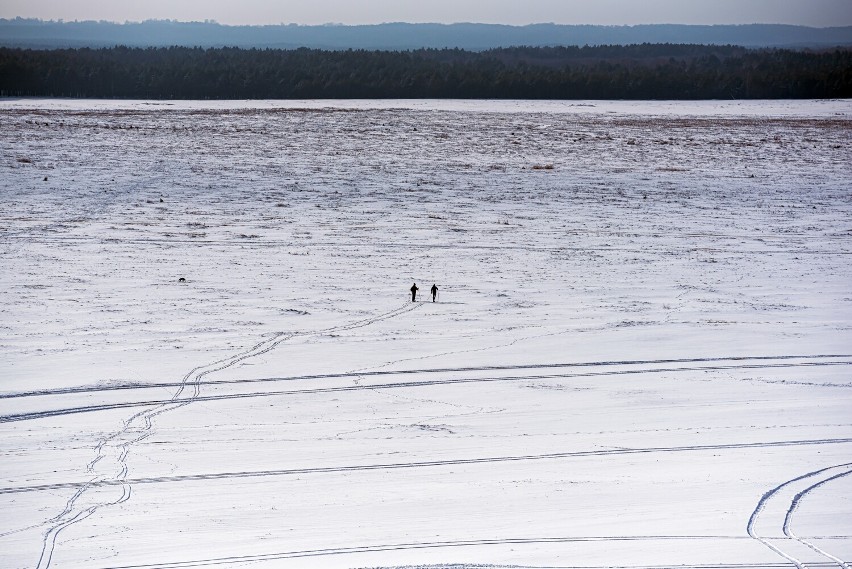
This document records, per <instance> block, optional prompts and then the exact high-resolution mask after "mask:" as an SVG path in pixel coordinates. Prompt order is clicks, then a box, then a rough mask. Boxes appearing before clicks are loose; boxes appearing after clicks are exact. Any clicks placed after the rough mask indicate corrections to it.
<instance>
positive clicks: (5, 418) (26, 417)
mask: <svg viewBox="0 0 852 569" xmlns="http://www.w3.org/2000/svg"><path fill="white" fill-rule="evenodd" d="M291 337H293V336H288V337H286V338H284V340H286V339H289V338H291ZM284 340H281V341H284ZM279 343H280V342H279ZM276 345H277V344H276ZM270 349H271V348H270ZM267 351H268V350H267ZM261 353H265V352H261ZM257 355H260V354H257ZM240 361H242V360H240ZM847 365H852V361H839V362H800V363H780V364H768V363H766V364H741V365H730V366H720V365H713V366H691V367H670V368H647V369H638V370H618V371H597V372H582V373H562V374H549V375H519V376H503V377H478V378H454V379H434V380H421V381H417V380H414V381H406V382H393V383H370V384H360V383H359V384H357V385H347V386H338V387H318V388H303V389H289V390H278V391H274V390H270V391H255V392H246V393H226V394H219V395H208V396H204V397H202V396H200V395H199V390H200V387H201V385H208V386H216V385H229V384H235V383H236V384H241V383H253V382H258V381H269V380H242V381H236V382H210V383H206V384H204V383H201V382H196V383H195V394H194V396H193V398H192V400H193V401H206V402H209V401H222V400H227V399H249V398H255V397H270V396H276V395H277V396H280V395H299V394H317V393H337V392H345V391H362V390H375V389H403V388H413V387H428V386H435V385H456V384H458V385H462V384H467V383H498V382H506V381H529V380H534V379H572V378H582V377H606V376H619V375H641V374H646V373H679V372H686V371H725V370H746V369H779V368H797V367H827V366H847ZM220 369H224V368H220ZM212 371H218V370H212ZM391 374H392V372H388V373H387V374H386V375H391ZM334 377H354V378H361V377H365V374H362V373H353V374H340V375H336V376H334ZM276 381H294V379H293V378H286V379H279V380H276ZM831 386H832V387H844V388H846V387H852V385H845V384H831ZM181 389H183V387H181ZM169 401H170V400H161V399H153V400H143V401H120V402H116V403H100V404H93V405H83V406H78V407H65V408H59V409H51V410H45V411H33V412H29V413H17V414H9V415H2V416H0V423H10V422H16V421H31V420H35V419H44V418H47V417H57V416H62V415H73V414H78V413H94V412H98V411H109V410H114V409H123V408H132V407H145V406H152V405H161V404H166V403H169Z"/></svg>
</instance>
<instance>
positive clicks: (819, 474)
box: [746, 463, 852, 569]
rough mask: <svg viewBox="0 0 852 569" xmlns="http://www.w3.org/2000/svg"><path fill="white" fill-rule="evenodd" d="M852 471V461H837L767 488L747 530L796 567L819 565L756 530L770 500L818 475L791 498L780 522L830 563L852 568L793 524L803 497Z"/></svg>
mask: <svg viewBox="0 0 852 569" xmlns="http://www.w3.org/2000/svg"><path fill="white" fill-rule="evenodd" d="M838 471H840V472H839V473H838ZM850 474H852V463H845V464H838V465H835V466H829V467H826V468H821V469H819V470H814V471H812V472H808V473H806V474H803V475H801V476H797V477H795V478H792V479H790V480H788V481H786V482H783V483H782V484H779V485H778V486H776V487H775V488H773V489H772V490H770V491H768V492H766V493H765V494H764V495H763V496H762V497H761V498H760V500H759V501H758V503H757V506H756V507H755V509H754V511H753V512H752V513H751V516H750V517H749V520H748V524H747V526H746V531H747V532H748V535H749V537H751V538H752V539H755V540H757V541H759V542H760V543H762V544H763V545H765V546H766V547H768V548H769V549H770V550H772V551H773V552H775V553H776V554H778V555H780V556H781V557H783V558H784V559H786V560H787V561H789V562H790V563H792V564H793V565H795V567H796V568H797V569H807V567H813V566H817V564H815V563H813V562H807V563H805V562H803V561H801V560H800V559H798V558H797V557H796V556H795V555H794V554H792V553H790V552H789V551H784V550H783V549H782V548H780V547H778V546H777V545H774V544H773V543H771V542H770V541H769V539H770V538H769V537H766V536H762V535H758V533H757V531H756V530H755V525H756V524H757V522H758V520H759V518H760V516H761V514H763V512H764V511H765V510H766V507H767V505H768V504H769V503H770V501H771V500H773V499H776V498H778V497H779V496H783V492H788V491H790V490H791V489H793V487H794V485H796V484H798V483H800V482H803V481H806V480H808V479H815V480H816V482H814V483H812V484H810V485H809V486H807V487H806V488H805V489H804V490H801V491H800V492H798V493H797V494H796V495H795V496H794V497H793V499H792V500H791V503H790V506H789V507H788V508H787V510H786V513H785V515H784V521H783V524H780V525H781V529H782V530H783V532H784V535H785V536H786V537H787V538H789V539H793V540H795V541H797V542H799V543H801V544H803V545H805V546H807V547H808V548H809V549H811V550H813V551H814V552H816V553H818V554H819V555H821V556H823V557H826V558H828V559H830V560H831V561H830V563H829V565H828V566H830V567H838V566H839V567H841V569H850V568H849V564H848V563H846V562H845V561H842V560H841V559H839V558H837V557H835V556H833V555H831V554H829V553H827V552H826V551H823V550H822V549H820V548H819V547H817V546H816V545H814V544H812V543H810V542H808V541H806V540H804V539H802V538H800V537H798V536H796V535H795V534H794V533H793V532H792V530H791V528H790V525H791V522H792V518H793V514H794V512H795V511H796V509H797V508H798V506H799V503H800V502H801V501H802V499H803V498H804V497H805V496H806V495H807V494H808V493H810V492H811V491H812V490H814V489H816V488H818V487H820V486H822V485H824V484H827V483H828V482H831V481H832V480H836V479H838V478H841V477H843V476H848V475H850Z"/></svg>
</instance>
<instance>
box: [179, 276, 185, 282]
mask: <svg viewBox="0 0 852 569" xmlns="http://www.w3.org/2000/svg"><path fill="white" fill-rule="evenodd" d="M178 282H179V283H185V282H186V279H185V278H183V277H181V278H179V279H178Z"/></svg>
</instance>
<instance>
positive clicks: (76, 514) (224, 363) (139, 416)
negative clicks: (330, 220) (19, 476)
mask: <svg viewBox="0 0 852 569" xmlns="http://www.w3.org/2000/svg"><path fill="white" fill-rule="evenodd" d="M419 306H421V305H420V304H419V303H408V302H407V303H405V304H403V305H402V306H400V307H398V308H395V309H393V310H391V311H389V312H385V313H383V314H380V315H378V316H372V317H369V318H364V319H362V320H358V321H356V322H352V323H350V324H345V325H342V326H335V327H331V328H326V329H323V330H318V331H314V332H305V333H297V332H294V333H290V334H285V333H280V332H279V333H275V334H273V335H272V337H271V338H269V339H266V340H263V341H261V342H258V343H257V344H255V345H254V346H252V347H251V348H249V349H248V350H245V351H243V352H240V353H239V354H236V355H235V356H231V357H228V358H223V359H220V360H217V361H215V362H213V363H211V364H207V365H203V366H198V367H196V368H194V369H193V370H192V371H190V372H189V373H187V374H186V375H185V376H184V377H183V380H182V381H181V382H180V384H179V385H178V389H177V391H176V392H175V393H174V395H173V396H172V397H171V399H170V400H168V401H160V402H156V406H155V407H153V408H148V409H143V410H141V411H139V412H137V413H136V414H134V415H132V416H131V417H130V418H129V419H127V420H126V421H124V426H123V427H122V428H121V430H119V431H117V432H115V433H113V434H112V435H110V436H108V437H106V438H105V439H103V440H101V441H100V442H99V443H98V445H97V446H96V447H95V450H96V456H95V458H94V459H93V460H92V461H91V462H90V463H89V464H88V465H87V466H86V470H87V471H88V472H91V473H94V469H95V467H96V465H97V464H98V463H99V462H101V461H102V460H103V459H104V457H105V449H106V448H108V447H110V446H114V448H115V450H117V451H118V457H117V461H116V462H117V467H118V468H119V471H118V474H117V475H115V476H113V477H111V478H107V477H105V476H94V477H93V478H92V479H91V480H89V481H88V482H85V483H84V484H82V485H79V484H78V485H75V486H73V487H76V488H77V491H76V492H75V493H74V495H72V496H71V498H70V499H69V500H68V502H67V503H66V505H65V509H64V510H63V511H62V512H61V513H60V514H58V515H57V516H54V517H53V518H51V519H50V520H48V521H47V522H46V524H47V525H49V527H48V529H47V531H46V532H45V534H44V538H43V540H42V549H41V554H40V555H39V560H38V564H37V565H36V569H48V568H49V567H50V564H51V561H52V559H53V554H54V551H55V549H56V539H57V537H58V536H59V534H60V533H61V532H62V531H63V530H65V529H66V528H68V527H70V526H72V525H74V524H76V523H79V522H81V521H83V520H85V519H86V518H88V517H90V516H92V515H93V514H94V513H95V512H97V511H98V510H99V509H101V508H104V507H109V506H116V505H118V504H121V503H123V502H126V501H127V500H129V499H130V496H131V494H132V485H133V484H134V483H136V482H134V480H132V479H131V480H129V479H128V478H127V473H128V466H127V455H128V454H129V452H130V447H131V446H132V445H134V444H135V443H137V442H139V441H141V440H143V439H145V438H147V437H149V436H150V435H151V434H152V428H153V419H154V418H156V417H157V416H159V415H161V414H163V413H167V412H169V411H174V410H176V409H179V408H181V407H183V406H184V405H188V404H190V403H192V402H194V401H198V400H199V395H200V393H201V385H202V380H203V378H204V377H205V376H207V375H209V374H211V373H214V372H217V371H221V370H224V369H227V368H229V367H231V366H233V365H236V364H238V363H240V362H242V361H244V360H246V359H249V358H253V357H257V356H260V355H263V354H265V353H267V352H269V351H271V350H273V349H275V348H276V347H277V346H278V345H280V344H281V343H283V342H285V341H287V340H289V339H291V338H294V337H296V336H313V335H318V334H327V333H332V332H340V331H344V330H354V329H356V328H363V327H364V326H369V325H371V324H374V323H376V322H380V321H382V320H387V319H389V318H394V317H396V316H400V315H402V314H405V313H407V312H411V311H413V310H415V309H417V308H418V307H419ZM190 386H191V387H192V393H191V395H190V396H189V397H188V398H181V396H182V395H183V394H184V392H185V391H186V390H187V388H188V387H190ZM139 422H142V424H141V425H139V426H137V423H139ZM132 434H136V435H138V436H136V437H135V438H134V437H132V436H131V437H130V438H129V439H128V440H125V441H123V442H120V443H119V444H115V445H113V444H112V443H113V442H115V441H121V440H122V439H123V438H124V437H126V436H127V435H132ZM115 486H121V487H122V495H121V497H120V498H118V499H117V500H113V501H105V502H100V503H97V504H94V505H92V506H88V507H86V508H82V509H78V508H76V504H77V502H78V501H79V499H80V498H81V497H82V496H84V495H85V494H86V493H87V492H88V491H89V490H92V489H96V488H105V487H115ZM64 488H71V486H65V487H64ZM51 524H52V525H51ZM10 533H12V532H10Z"/></svg>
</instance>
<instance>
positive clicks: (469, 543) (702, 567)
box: [110, 535, 832, 569]
mask: <svg viewBox="0 0 852 569" xmlns="http://www.w3.org/2000/svg"><path fill="white" fill-rule="evenodd" d="M719 539H726V540H741V539H748V537H746V536H690V535H686V536H669V535H660V536H641V535H640V536H578V537H531V538H502V539H471V540H455V541H423V542H410V543H395V544H379V545H365V546H351V547H336V548H327V549H307V550H300V551H286V552H276V553H265V554H256V555H234V556H228V557H216V558H207V559H194V560H189V561H175V562H165V563H145V564H135V565H121V566H110V569H186V568H190V567H209V566H222V565H233V564H237V563H240V564H242V563H262V562H269V561H279V560H283V559H298V558H309V557H330V556H336V555H351V554H357V553H382V552H388V551H412V550H421V549H447V548H461V547H484V546H507V545H539V544H572V543H617V542H655V541H658V542H659V541H663V542H667V541H668V542H672V541H684V542H697V541H706V540H714V541H715V540H719ZM809 565H810V566H811V567H831V566H832V565H831V564H828V563H811V564H809ZM417 567H418V568H421V569H427V568H430V567H431V568H434V569H441V568H447V569H449V568H450V567H455V568H457V569H465V568H468V567H470V568H471V569H473V568H482V569H486V568H492V569H499V568H501V567H504V568H506V569H509V568H514V569H523V567H524V566H521V565H480V564H465V563H462V564H451V565H447V564H442V565H421V564H419V565H417ZM684 567H691V568H693V569H746V568H751V569H787V568H788V567H789V564H788V563H712V564H690V565H683V564H677V565H605V566H601V565H593V566H586V565H584V566H580V565H560V566H559V568H560V569H676V568H677V569H682V568H684ZM388 569H391V568H390V567H388ZM397 569H414V566H410V565H409V566H399V567H397ZM554 569H556V568H554Z"/></svg>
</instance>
